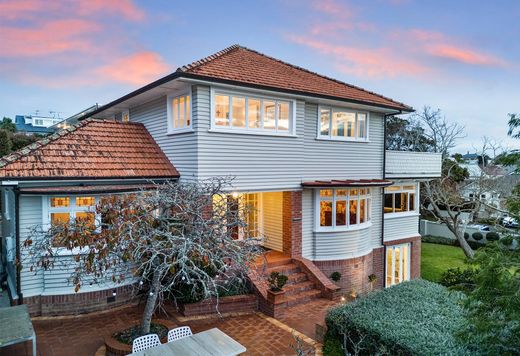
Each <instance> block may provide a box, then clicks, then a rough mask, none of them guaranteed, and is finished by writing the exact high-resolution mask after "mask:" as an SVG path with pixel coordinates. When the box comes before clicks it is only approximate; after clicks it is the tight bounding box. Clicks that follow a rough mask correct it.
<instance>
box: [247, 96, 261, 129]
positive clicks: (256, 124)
mask: <svg viewBox="0 0 520 356" xmlns="http://www.w3.org/2000/svg"><path fill="white" fill-rule="evenodd" d="M247 119H248V120H249V128H251V129H259V128H261V127H262V111H261V107H260V99H255V98H249V99H248V100H247Z"/></svg>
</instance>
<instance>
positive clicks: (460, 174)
mask: <svg viewBox="0 0 520 356" xmlns="http://www.w3.org/2000/svg"><path fill="white" fill-rule="evenodd" d="M442 175H443V176H445V177H450V178H451V179H452V180H453V181H454V182H456V183H460V182H463V181H464V180H466V179H468V178H469V172H468V170H467V168H463V167H461V166H460V165H459V163H458V162H457V161H454V160H452V159H449V158H445V159H443V160H442Z"/></svg>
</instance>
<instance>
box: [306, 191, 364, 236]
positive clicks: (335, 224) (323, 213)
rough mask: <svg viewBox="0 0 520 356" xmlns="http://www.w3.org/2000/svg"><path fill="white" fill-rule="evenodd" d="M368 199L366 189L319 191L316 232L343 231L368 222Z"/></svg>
mask: <svg viewBox="0 0 520 356" xmlns="http://www.w3.org/2000/svg"><path fill="white" fill-rule="evenodd" d="M370 199H371V198H370V191H369V190H368V189H344V188H341V189H320V190H319V193H318V194H317V201H318V206H317V208H316V210H317V212H318V213H319V217H318V221H319V227H318V230H319V229H320V228H321V229H324V230H327V229H335V228H337V229H345V228H348V227H354V226H359V225H361V224H364V223H367V222H369V221H370Z"/></svg>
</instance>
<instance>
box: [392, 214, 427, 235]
mask: <svg viewBox="0 0 520 356" xmlns="http://www.w3.org/2000/svg"><path fill="white" fill-rule="evenodd" d="M418 235H419V215H418V214H414V215H406V216H402V217H398V216H397V215H396V216H393V217H391V218H385V241H393V240H400V239H406V238H408V237H415V236H418Z"/></svg>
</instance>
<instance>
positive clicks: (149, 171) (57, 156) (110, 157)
mask: <svg viewBox="0 0 520 356" xmlns="http://www.w3.org/2000/svg"><path fill="white" fill-rule="evenodd" d="M178 176H179V172H177V170H176V169H175V167H174V166H173V165H172V163H171V162H170V161H169V160H168V158H167V157H166V155H165V154H164V153H163V152H162V151H161V149H160V148H159V146H158V145H157V143H156V142H155V141H154V139H153V138H152V136H151V135H150V133H149V132H148V131H147V130H146V128H145V127H144V126H143V125H142V124H139V123H122V122H119V121H115V120H96V119H87V120H84V121H81V122H80V123H79V124H77V125H76V126H74V127H72V128H69V129H65V130H62V131H59V132H57V133H55V134H53V135H51V136H49V137H46V138H43V139H41V140H39V141H37V142H35V143H33V144H31V145H29V146H27V147H24V148H22V149H21V150H18V151H16V152H13V153H11V154H9V155H6V156H4V157H2V158H0V179H5V178H9V179H20V178H32V179H37V178H61V179H67V178H132V177H135V178H137V177H139V178H172V177H178Z"/></svg>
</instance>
